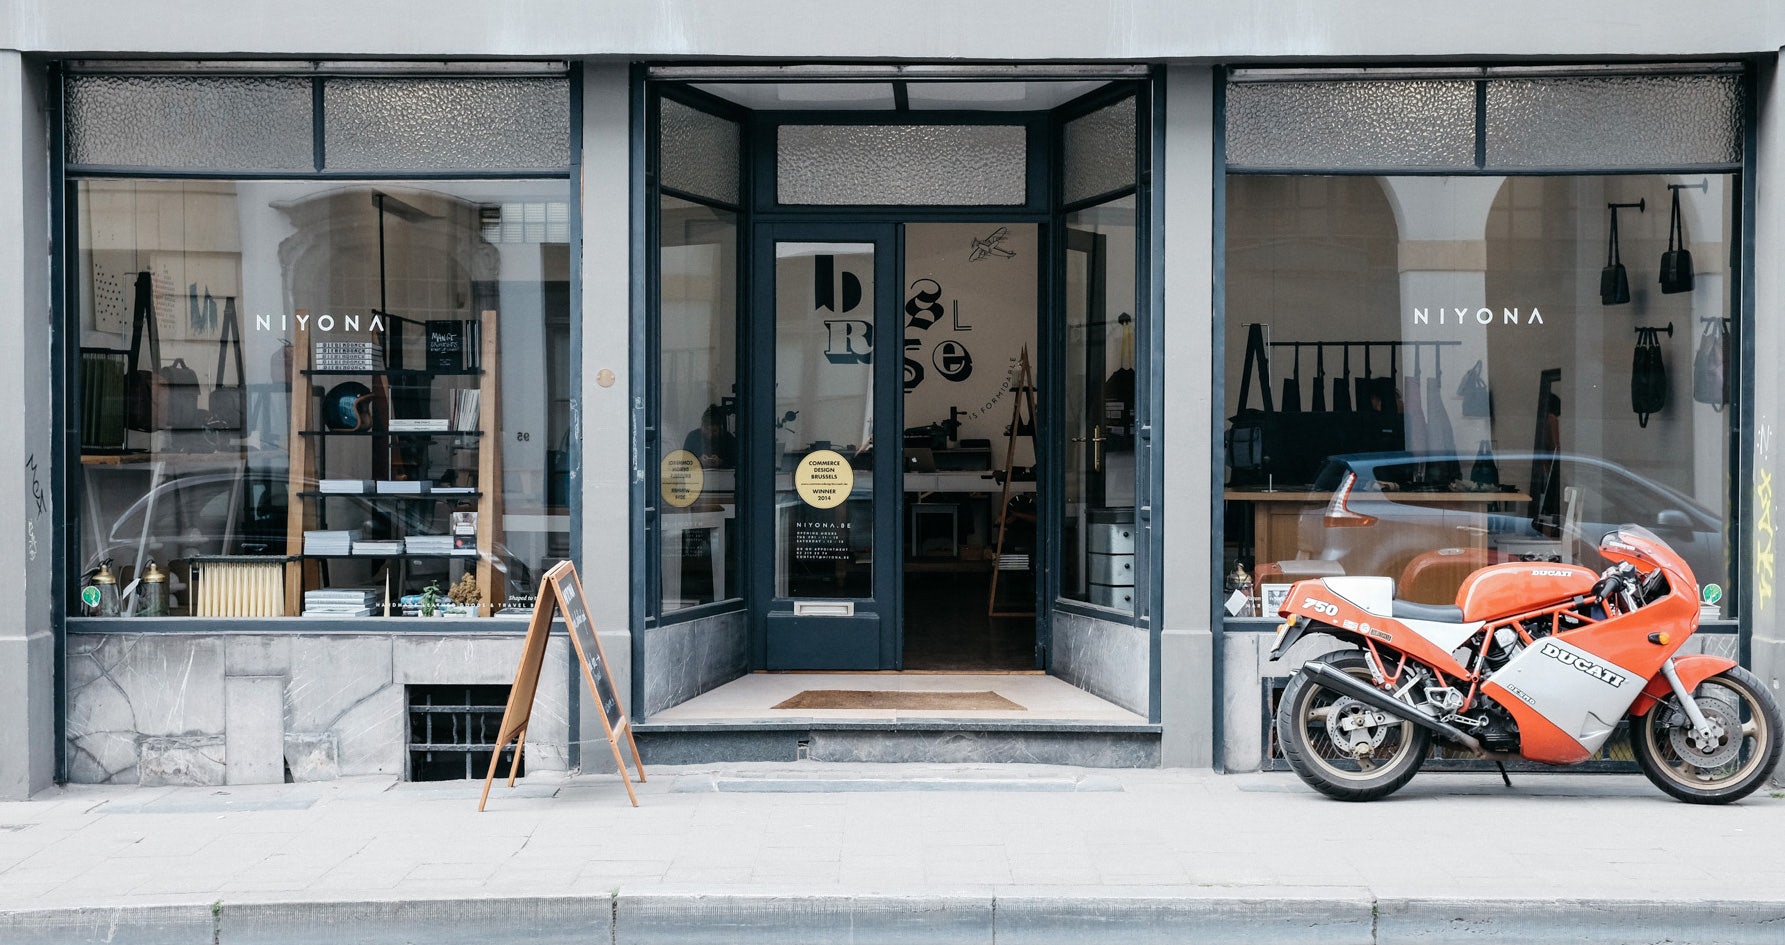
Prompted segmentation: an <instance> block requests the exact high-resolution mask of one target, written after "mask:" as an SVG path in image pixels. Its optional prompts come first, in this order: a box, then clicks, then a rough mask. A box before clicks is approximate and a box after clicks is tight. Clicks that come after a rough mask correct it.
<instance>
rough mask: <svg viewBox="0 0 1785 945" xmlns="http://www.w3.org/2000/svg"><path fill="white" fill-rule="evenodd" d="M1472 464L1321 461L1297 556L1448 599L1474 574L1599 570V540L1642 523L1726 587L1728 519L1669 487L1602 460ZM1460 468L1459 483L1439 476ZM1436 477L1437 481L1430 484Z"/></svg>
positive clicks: (1505, 456) (1423, 457) (1515, 458)
mask: <svg viewBox="0 0 1785 945" xmlns="http://www.w3.org/2000/svg"><path fill="white" fill-rule="evenodd" d="M1474 463H1475V457H1472V456H1464V455H1460V454H1450V455H1435V454H1417V455H1416V454H1412V453H1405V452H1390V453H1358V454H1350V455H1343V456H1332V457H1329V458H1328V459H1327V460H1326V463H1325V464H1324V466H1323V468H1322V469H1321V471H1320V474H1319V477H1318V478H1317V480H1316V482H1315V484H1314V490H1313V491H1314V493H1315V494H1319V495H1324V496H1325V497H1326V499H1325V504H1324V505H1310V506H1309V507H1307V508H1305V509H1304V510H1303V511H1302V512H1301V513H1300V516H1299V518H1298V521H1297V545H1298V548H1297V556H1298V557H1301V558H1314V559H1321V560H1324V561H1327V562H1333V563H1335V564H1337V565H1338V566H1339V567H1341V568H1343V569H1344V573H1346V574H1369V575H1386V576H1389V577H1394V578H1396V579H1397V581H1398V584H1397V592H1398V593H1400V594H1401V596H1403V597H1407V598H1409V599H1412V600H1426V601H1429V602H1433V603H1449V602H1450V601H1451V600H1452V599H1453V596H1454V594H1455V591H1456V587H1457V585H1458V584H1460V583H1461V581H1462V578H1463V577H1466V576H1467V575H1468V573H1469V572H1471V571H1473V570H1475V569H1477V568H1479V567H1482V566H1485V565H1488V564H1495V563H1500V562H1503V561H1516V560H1534V561H1566V562H1572V563H1576V564H1580V565H1584V566H1586V567H1590V568H1594V569H1598V568H1603V567H1605V565H1606V563H1607V562H1605V561H1604V560H1603V559H1601V558H1600V556H1599V553H1598V544H1599V539H1600V538H1601V537H1602V536H1603V535H1604V534H1605V533H1606V532H1609V531H1611V530H1613V529H1615V528H1616V527H1617V526H1619V525H1622V524H1626V523H1634V524H1638V525H1642V526H1644V527H1646V528H1648V529H1650V530H1651V531H1653V532H1655V534H1657V535H1659V536H1660V537H1661V538H1662V539H1663V540H1664V541H1666V542H1667V543H1668V544H1669V545H1671V546H1672V547H1673V548H1674V549H1675V550H1677V551H1678V552H1679V553H1680V554H1681V556H1683V557H1684V558H1685V559H1686V560H1687V561H1688V562H1689V563H1690V564H1691V566H1692V569H1693V573H1694V575H1695V576H1696V577H1697V579H1698V582H1699V584H1700V585H1703V584H1706V583H1711V582H1716V583H1719V584H1723V583H1725V582H1726V580H1727V575H1728V567H1727V563H1726V561H1727V551H1726V541H1725V527H1724V522H1723V517H1722V516H1720V515H1717V514H1715V513H1713V512H1712V511H1711V510H1709V509H1708V508H1706V507H1705V506H1704V505H1703V504H1701V503H1700V502H1698V501H1697V500H1695V499H1693V498H1691V497H1690V496H1687V495H1686V494H1684V493H1683V492H1681V491H1679V490H1678V489H1675V488H1673V487H1671V486H1668V485H1666V484H1663V483H1659V482H1656V481H1654V480H1652V479H1649V478H1647V477H1645V476H1642V475H1639V474H1637V473H1635V472H1632V471H1630V470H1628V469H1625V468H1623V467H1620V466H1616V465H1613V464H1612V463H1609V462H1606V461H1604V460H1600V459H1594V458H1591V457H1586V456H1578V455H1570V454H1555V455H1545V454H1535V453H1529V452H1525V453H1517V452H1507V453H1500V454H1497V455H1496V456H1495V457H1494V463H1495V465H1496V466H1497V474H1496V475H1493V476H1488V475H1483V476H1481V477H1480V478H1482V479H1484V480H1488V481H1485V482H1479V483H1478V482H1476V481H1475V480H1474V479H1471V478H1467V476H1468V473H1469V472H1470V470H1471V468H1472V467H1473V465H1474ZM1458 470H1461V471H1462V472H1463V473H1464V478H1461V479H1452V478H1444V477H1448V476H1451V475H1454V474H1455V473H1456V472H1457V471H1458ZM1434 472H1436V473H1437V476H1438V477H1439V478H1443V482H1442V483H1437V482H1434V483H1433V484H1431V485H1428V484H1426V483H1427V481H1428V478H1431V474H1433V473H1434Z"/></svg>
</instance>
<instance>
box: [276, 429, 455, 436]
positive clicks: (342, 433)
mask: <svg viewBox="0 0 1785 945" xmlns="http://www.w3.org/2000/svg"><path fill="white" fill-rule="evenodd" d="M298 436H483V431H482V430H388V429H387V430H299V431H298Z"/></svg>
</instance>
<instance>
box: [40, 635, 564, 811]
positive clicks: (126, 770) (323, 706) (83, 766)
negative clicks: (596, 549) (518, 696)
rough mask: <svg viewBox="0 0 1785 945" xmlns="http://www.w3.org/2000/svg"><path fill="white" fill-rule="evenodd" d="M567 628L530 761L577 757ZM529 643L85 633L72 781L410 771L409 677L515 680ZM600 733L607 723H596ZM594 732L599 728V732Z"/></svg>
mask: <svg viewBox="0 0 1785 945" xmlns="http://www.w3.org/2000/svg"><path fill="white" fill-rule="evenodd" d="M570 652H571V649H570V644H569V641H568V638H567V637H566V636H565V635H563V634H559V635H557V636H556V637H554V638H553V640H552V642H551V645H550V646H548V647H547V649H546V659H545V668H544V669H543V670H542V671H541V673H540V685H539V690H538V693H537V695H536V697H535V699H534V703H533V709H532V714H531V715H530V717H529V718H530V721H529V724H528V729H527V748H526V752H527V757H526V766H527V770H528V771H530V772H542V771H563V770H565V769H566V768H567V767H569V763H568V757H569V753H570V752H569V744H570V740H569V733H568V728H569V725H568V720H569V716H568V714H567V712H568V704H567V700H566V693H567V691H568V687H566V686H564V685H562V684H560V681H562V680H565V679H567V678H568V676H569V672H568V665H567V658H568V654H569V653H570ZM520 655H521V640H520V639H519V638H517V637H498V636H495V635H493V634H483V633H477V634H439V633H428V632H425V631H413V630H411V631H405V632H400V633H314V632H312V633H290V634H285V633H128V632H123V633H77V634H71V635H70V637H69V641H68V744H69V765H68V767H69V771H68V777H69V780H70V781H73V782H76V783H83V784H149V785H154V784H276V783H279V782H282V781H284V780H285V779H286V776H287V773H289V776H290V778H291V780H293V781H326V780H333V779H335V778H339V777H348V776H354V775H374V776H386V777H392V778H401V777H403V776H404V773H405V771H406V769H407V759H406V757H405V747H406V746H407V745H408V743H409V719H408V703H407V695H406V693H405V687H406V686H410V685H434V684H444V685H461V684H470V685H492V684H494V685H507V684H509V683H512V682H513V681H514V670H515V665H516V662H517V661H518V660H519V659H520ZM596 730H597V731H599V724H597V728H596ZM597 737H598V738H599V736H597Z"/></svg>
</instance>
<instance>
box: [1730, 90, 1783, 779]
mask: <svg viewBox="0 0 1785 945" xmlns="http://www.w3.org/2000/svg"><path fill="white" fill-rule="evenodd" d="M1757 85H1758V87H1759V95H1758V98H1759V100H1760V110H1759V127H1758V130H1757V133H1756V138H1757V139H1758V142H1757V145H1758V147H1757V153H1756V154H1755V158H1754V163H1755V173H1754V179H1755V181H1756V189H1757V190H1758V192H1759V199H1758V201H1757V203H1758V204H1759V205H1758V207H1756V209H1755V214H1754V269H1753V272H1752V274H1751V278H1752V279H1753V285H1754V312H1755V317H1754V319H1753V331H1752V339H1751V341H1752V345H1753V351H1754V361H1753V364H1754V371H1753V383H1754V398H1753V404H1754V407H1753V416H1754V422H1753V427H1752V428H1751V429H1749V430H1744V431H1743V434H1744V435H1743V437H1742V439H1743V441H1744V442H1746V443H1748V444H1750V445H1751V449H1752V450H1753V453H1752V459H1753V463H1754V476H1753V481H1751V482H1748V483H1738V484H1737V487H1736V488H1737V489H1738V490H1739V491H1738V493H1737V494H1738V496H1740V497H1741V498H1742V499H1743V500H1744V501H1745V502H1746V503H1747V524H1748V535H1749V542H1748V548H1747V549H1746V551H1747V553H1748V573H1747V575H1746V577H1747V581H1746V585H1747V592H1746V594H1745V595H1744V596H1746V597H1747V599H1748V600H1749V607H1750V608H1751V613H1752V619H1751V620H1750V622H1749V624H1748V625H1749V626H1751V627H1752V628H1753V653H1752V666H1753V669H1754V674H1755V675H1756V676H1759V677H1760V680H1761V682H1763V683H1765V684H1766V685H1767V686H1768V687H1770V688H1771V689H1772V690H1773V695H1774V697H1775V698H1781V699H1785V691H1781V689H1780V683H1781V680H1782V679H1785V629H1782V628H1781V626H1780V623H1779V620H1780V616H1781V614H1782V613H1785V600H1781V594H1782V593H1785V591H1782V589H1781V588H1780V586H1779V582H1780V579H1781V573H1780V569H1779V555H1780V553H1781V551H1782V550H1785V549H1782V548H1781V542H1780V540H1779V529H1780V528H1781V527H1782V526H1785V520H1781V516H1780V514H1779V502H1780V490H1781V487H1785V445H1782V444H1781V443H1780V441H1779V434H1780V433H1781V427H1782V425H1785V409H1781V407H1782V403H1781V401H1782V398H1785V383H1781V378H1780V374H1779V371H1778V370H1776V367H1775V366H1776V365H1778V364H1780V363H1785V325H1781V324H1780V322H1779V317H1778V316H1779V313H1780V312H1785V282H1782V280H1785V259H1782V258H1781V256H1782V254H1785V198H1782V197H1781V192H1780V181H1782V180H1785V104H1782V103H1781V102H1780V101H1779V91H1780V75H1779V67H1778V61H1777V60H1776V59H1775V60H1774V61H1773V62H1770V63H1767V64H1766V65H1765V66H1763V67H1762V68H1761V69H1760V75H1759V81H1758V82H1757ZM1736 581H1737V582H1738V583H1739V582H1740V581H1741V576H1737V578H1736ZM1774 779H1775V780H1776V781H1779V782H1780V783H1785V780H1782V779H1785V774H1780V775H1775V778H1774Z"/></svg>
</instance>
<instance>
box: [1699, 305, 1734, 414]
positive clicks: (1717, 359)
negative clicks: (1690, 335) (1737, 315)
mask: <svg viewBox="0 0 1785 945" xmlns="http://www.w3.org/2000/svg"><path fill="white" fill-rule="evenodd" d="M1692 399H1693V400H1696V401H1698V402H1699V403H1701V404H1710V405H1711V408H1712V409H1714V410H1722V409H1723V405H1724V404H1727V403H1729V322H1728V321H1726V320H1724V319H1721V318H1709V319H1706V320H1705V323H1704V334H1703V335H1702V336H1700V337H1699V339H1698V354H1697V355H1696V356H1694V357H1693V359H1692Z"/></svg>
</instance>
